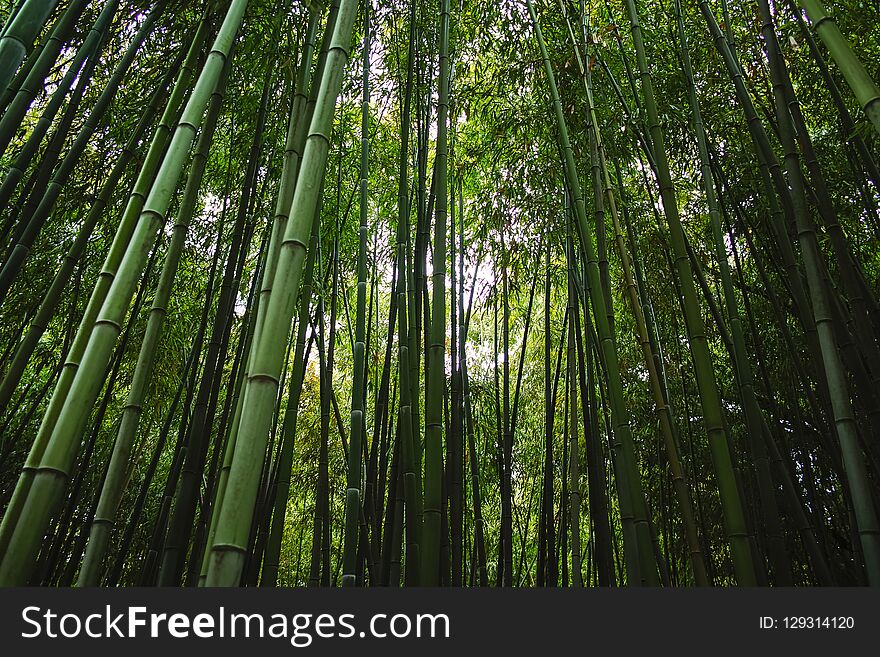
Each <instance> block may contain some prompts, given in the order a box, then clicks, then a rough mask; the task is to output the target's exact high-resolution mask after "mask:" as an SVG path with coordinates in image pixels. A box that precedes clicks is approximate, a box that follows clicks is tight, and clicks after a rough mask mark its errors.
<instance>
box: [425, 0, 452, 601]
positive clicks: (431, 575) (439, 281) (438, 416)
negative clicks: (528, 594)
mask: <svg viewBox="0 0 880 657" xmlns="http://www.w3.org/2000/svg"><path fill="white" fill-rule="evenodd" d="M439 30H440V79H439V86H440V91H439V98H438V101H437V153H436V156H435V160H434V167H435V171H436V181H437V184H436V193H437V206H436V217H435V223H434V243H433V247H434V250H433V260H432V261H433V275H432V280H433V294H432V296H431V304H432V308H431V323H432V325H431V342H430V347H429V351H428V354H427V356H428V374H427V377H426V388H425V479H424V485H425V503H424V520H423V526H422V552H421V579H420V583H421V584H423V585H425V586H437V585H438V583H439V576H440V568H439V565H440V509H441V505H442V493H441V481H442V477H443V474H442V473H443V394H444V388H445V382H446V233H447V212H448V206H449V196H448V185H447V175H446V174H447V171H446V169H447V160H448V149H449V147H448V137H447V135H448V126H447V123H448V115H449V0H442V2H441V4H440V28H439Z"/></svg>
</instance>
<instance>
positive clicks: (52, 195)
mask: <svg viewBox="0 0 880 657" xmlns="http://www.w3.org/2000/svg"><path fill="white" fill-rule="evenodd" d="M163 8H164V3H163V4H160V5H158V6H157V7H156V8H155V9H154V10H153V11H151V12H150V13H149V14H148V15H147V17H146V18H145V19H144V20H143V22H142V23H141V26H140V28H139V29H138V31H137V33H136V34H135V36H134V37H133V38H132V40H131V43H130V44H129V46H128V48H127V49H126V51H125V53H124V54H123V56H122V59H120V61H119V63H118V64H117V65H116V67H115V69H114V71H113V73H112V75H111V76H110V79H109V80H108V82H107V84H106V85H105V87H104V89H103V90H102V92H101V95H100V96H99V97H98V99H97V100H96V101H95V104H94V105H93V106H92V108H91V110H90V112H89V114H88V116H87V117H86V119H85V121H84V123H83V125H82V127H81V128H80V130H79V132H78V133H77V135H76V137H75V138H74V141H73V143H72V144H71V145H70V147H69V148H68V150H67V152H66V154H65V156H64V159H63V160H62V162H61V164H60V165H58V167H57V169H56V170H55V172H54V173H52V176H51V179H50V180H49V181H48V182H47V183H46V184H42V181H41V180H37V182H36V184H35V186H34V189H33V190H32V192H31V194H30V198H29V199H28V201H27V202H26V203H25V204H24V207H23V208H22V211H21V213H20V219H19V221H20V223H21V225H22V229H21V230H20V231H19V232H18V239H17V241H16V244H15V246H14V247H13V249H12V251H11V252H10V254H9V256H8V257H7V258H6V261H5V262H4V263H3V268H2V270H0V303H2V302H3V300H4V299H5V297H6V293H7V292H8V290H9V287H10V286H11V285H12V283H13V281H14V280H15V277H16V276H17V275H18V274H19V272H20V271H21V268H22V266H23V265H24V261H25V258H27V256H28V255H29V254H30V251H31V247H32V246H33V243H34V241H35V240H36V239H37V236H38V235H39V234H40V231H41V230H42V228H43V226H44V225H45V223H46V220H47V219H48V218H49V216H50V214H51V212H52V209H53V207H54V205H55V202H56V201H57V200H58V197H59V196H60V195H61V191H62V189H63V188H64V185H65V184H66V183H67V180H68V179H69V177H70V175H71V174H72V173H73V171H74V168H75V167H76V166H77V164H78V163H79V161H80V159H81V158H82V155H83V153H84V152H85V150H86V147H87V145H88V143H89V141H90V140H91V138H92V136H93V135H94V133H95V131H96V130H97V128H98V124H99V122H100V121H101V120H102V119H103V117H104V114H105V113H106V111H107V109H108V108H109V106H110V103H111V102H112V101H113V98H114V97H115V96H116V92H117V90H118V89H119V85H120V84H121V82H122V80H123V78H124V77H125V75H126V73H127V72H128V70H129V68H130V67H131V64H132V62H133V61H134V58H135V55H137V53H138V50H139V49H140V48H141V46H142V45H143V43H144V42H145V41H146V38H147V37H148V36H149V34H150V33H151V32H152V30H153V27H154V26H155V24H156V21H157V20H158V18H159V17H160V16H161V10H162V9H163ZM84 72H85V71H84ZM56 139H57V137H55V138H53V141H55V140H56ZM62 141H63V140H62ZM43 157H44V161H43V162H42V163H41V165H40V171H41V174H40V175H41V177H42V178H44V179H45V178H46V177H48V175H49V172H50V171H51V166H47V165H48V164H51V160H48V161H47V159H48V158H47V157H46V154H44V156H43Z"/></svg>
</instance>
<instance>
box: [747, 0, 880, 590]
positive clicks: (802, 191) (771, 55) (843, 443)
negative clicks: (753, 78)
mask: <svg viewBox="0 0 880 657" xmlns="http://www.w3.org/2000/svg"><path fill="white" fill-rule="evenodd" d="M807 4H808V5H815V4H818V3H814V2H807ZM758 6H759V9H760V10H761V16H762V21H763V24H764V25H765V26H767V28H768V29H766V30H765V32H764V37H765V41H764V45H765V48H767V56H768V60H769V64H770V74H771V79H772V81H773V92H774V100H775V107H776V118H777V121H778V127H779V138H780V142H781V144H782V147H783V150H784V152H785V169H786V173H787V174H788V182H789V185H790V187H791V198H792V203H793V205H794V210H795V212H794V214H795V218H796V225H797V231H798V241H799V244H800V248H801V255H802V256H803V259H804V269H805V271H806V277H807V286H808V288H809V291H810V300H811V301H812V306H813V315H814V317H815V320H816V328H817V331H818V333H819V344H820V346H821V348H822V353H821V355H822V361H823V364H824V367H825V372H826V375H827V377H828V384H829V389H830V391H831V404H832V409H833V411H834V423H835V428H836V430H837V438H838V440H839V441H840V450H841V455H842V457H843V463H844V468H845V470H846V478H847V484H848V487H849V492H850V495H851V496H852V505H853V511H854V514H855V521H856V526H857V529H858V533H859V538H860V540H861V545H862V551H863V555H864V563H865V571H866V573H867V578H868V582H869V584H871V585H872V586H880V524H878V520H877V514H876V511H875V509H874V502H873V495H872V493H871V490H872V488H871V484H870V480H869V478H868V474H867V471H866V466H865V458H864V455H863V454H862V451H861V446H860V444H859V435H858V424H857V421H856V418H855V416H854V415H853V409H852V402H851V400H850V396H849V392H848V381H847V374H846V371H845V370H844V367H843V363H842V362H841V355H840V354H839V353H838V350H837V349H838V344H837V341H836V340H835V335H834V318H833V316H832V308H831V305H832V304H833V303H834V301H833V299H832V298H831V295H830V290H829V288H828V286H827V283H826V281H825V280H823V273H822V272H823V266H824V263H823V258H822V254H821V251H820V249H819V243H818V240H817V237H816V231H815V228H814V226H813V223H812V220H811V218H810V216H809V211H808V208H807V200H806V182H805V180H804V177H803V171H802V170H801V164H800V157H799V155H798V151H797V146H796V144H795V139H794V131H793V127H792V124H791V115H790V114H789V110H788V103H787V102H786V97H785V93H784V91H783V88H782V87H783V85H784V82H783V80H784V77H785V76H786V74H785V72H784V71H783V70H781V69H782V67H781V66H780V59H779V57H780V54H779V46H778V43H777V41H776V34H775V31H774V30H773V21H772V16H771V14H770V8H769V5H768V4H767V2H766V0H759V2H758ZM814 17H815V13H814ZM817 20H818V18H817ZM832 24H833V23H832ZM817 27H818V25H817ZM875 89H876V87H875ZM878 95H880V94H878ZM876 100H880V98H878V99H876ZM863 104H864V103H863ZM865 109H866V112H867V111H868V109H870V108H869V107H867V106H866V107H865ZM878 110H880V105H878ZM869 116H871V115H870V114H869ZM876 118H877V120H876V125H877V127H878V130H880V113H878V115H877V117H876Z"/></svg>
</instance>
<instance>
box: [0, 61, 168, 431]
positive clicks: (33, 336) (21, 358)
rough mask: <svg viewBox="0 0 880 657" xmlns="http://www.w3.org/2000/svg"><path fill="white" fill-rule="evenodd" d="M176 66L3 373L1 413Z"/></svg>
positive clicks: (163, 82)
mask: <svg viewBox="0 0 880 657" xmlns="http://www.w3.org/2000/svg"><path fill="white" fill-rule="evenodd" d="M178 63H179V62H178ZM176 68H177V67H172V68H171V69H169V70H168V73H167V74H166V75H165V76H164V78H163V79H162V80H161V81H160V83H159V84H158V86H157V88H156V90H155V91H154V92H153V94H152V96H151V98H150V101H149V102H148V104H147V107H146V109H145V110H144V113H143V114H142V115H141V117H140V119H139V120H138V123H137V125H136V126H135V128H134V130H133V131H132V133H131V136H130V137H129V139H128V141H127V142H126V144H125V146H124V147H123V149H122V152H121V153H120V155H119V157H118V158H117V160H116V162H115V163H114V165H113V168H112V169H111V170H110V173H109V174H107V178H106V180H105V181H104V184H103V185H102V187H101V190H100V192H99V193H98V194H97V196H96V198H95V200H94V201H93V202H92V205H91V207H90V208H89V211H88V213H87V214H86V217H85V219H84V220H83V222H82V224H81V225H80V228H79V230H78V231H77V234H76V237H75V238H74V239H73V241H72V242H71V244H70V247H69V248H68V250H67V253H66V254H65V256H64V258H63V260H62V262H61V265H60V266H59V267H58V270H57V271H56V272H55V276H54V278H53V279H52V282H51V284H50V285H49V287H48V289H47V290H46V292H45V294H44V295H43V298H42V300H41V302H40V306H39V308H38V309H37V312H36V313H35V315H34V317H33V319H32V320H31V322H30V325H29V326H28V329H27V332H26V333H25V335H24V337H22V339H21V341H20V342H19V343H18V344H17V345H16V347H15V353H14V355H13V357H12V359H11V361H9V366H8V368H7V370H6V373H5V374H4V375H3V381H2V383H0V414H2V413H3V411H4V409H5V408H6V407H7V405H8V404H9V400H10V398H11V397H12V395H13V393H14V392H15V389H16V387H17V386H18V385H19V383H20V382H21V377H22V374H23V373H24V371H25V368H26V367H27V364H28V362H29V360H30V358H31V356H32V355H33V353H34V349H35V348H36V346H37V343H38V342H39V340H40V338H41V337H42V336H43V334H44V333H45V331H46V327H47V326H48V324H49V321H50V320H51V319H52V316H53V315H54V313H55V311H56V309H57V308H58V304H59V302H60V301H61V297H62V295H63V293H64V290H65V288H66V287H67V285H68V283H69V282H70V277H71V276H72V275H73V272H74V269H75V268H76V265H77V263H78V262H79V260H80V258H81V257H82V254H83V252H84V251H85V248H86V245H87V244H88V241H89V239H90V237H91V236H92V233H93V231H94V229H95V226H96V225H97V224H98V221H99V220H100V218H101V216H102V214H103V212H104V210H105V209H106V208H107V205H108V204H109V203H110V201H111V198H112V196H113V193H114V192H115V191H116V188H117V186H118V185H119V182H120V180H121V179H122V177H123V175H124V173H125V170H126V168H127V167H128V165H129V163H130V162H131V160H132V159H133V158H134V156H135V149H136V147H137V145H138V143H139V142H140V141H141V140H142V139H143V137H144V135H145V134H146V133H147V131H148V130H149V129H150V128H151V127H152V123H153V121H154V119H155V118H156V115H157V114H158V113H159V106H160V103H161V101H162V99H163V97H164V95H165V91H166V90H165V87H166V85H167V83H169V82H170V81H171V79H172V76H171V74H172V73H173V72H174V71H175V70H176Z"/></svg>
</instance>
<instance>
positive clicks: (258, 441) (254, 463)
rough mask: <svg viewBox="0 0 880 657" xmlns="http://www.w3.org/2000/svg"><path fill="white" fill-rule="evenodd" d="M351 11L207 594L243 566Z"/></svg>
mask: <svg viewBox="0 0 880 657" xmlns="http://www.w3.org/2000/svg"><path fill="white" fill-rule="evenodd" d="M357 5H358V3H357V0H342V2H340V5H339V15H338V17H337V21H336V27H335V29H334V32H333V38H332V40H331V43H330V47H329V49H328V52H327V62H326V67H325V70H324V74H323V76H322V78H321V80H320V90H319V92H318V97H317V101H316V105H315V111H314V115H313V117H312V122H311V126H310V128H309V137H308V139H307V140H306V147H305V150H304V152H303V159H302V164H301V167H300V173H299V178H298V180H297V185H296V191H295V192H294V195H293V203H292V204H291V209H290V215H289V216H290V219H289V220H288V225H287V228H286V230H285V234H284V241H283V243H282V245H281V253H280V254H279V256H278V263H277V266H276V270H275V280H274V282H273V292H272V296H271V297H270V298H269V303H268V306H267V307H266V317H265V321H264V324H263V331H262V335H261V339H260V342H259V343H258V344H255V345H254V346H253V348H254V349H255V350H256V354H255V359H254V367H253V369H252V370H251V372H250V373H249V374H248V379H247V383H246V386H245V390H244V401H243V404H242V422H241V426H240V428H239V435H238V439H237V441H236V444H235V451H234V454H233V458H232V467H231V469H230V472H229V478H228V480H227V483H226V492H225V494H224V496H223V503H222V505H221V507H220V508H219V509H216V508H215V511H214V512H215V513H219V514H220V515H219V517H218V521H217V531H216V534H215V537H214V543H213V545H212V546H211V557H210V561H209V564H208V574H207V578H206V581H205V583H206V585H207V586H235V585H237V584H238V582H239V577H240V576H241V570H242V567H243V566H244V561H245V556H246V551H247V547H246V546H247V543H248V538H249V534H250V528H251V521H252V518H253V512H254V503H255V501H256V495H257V488H258V487H259V480H260V471H261V469H262V466H263V456H264V454H265V447H266V443H267V441H268V438H269V431H270V429H271V424H272V416H273V414H274V408H275V402H276V399H277V394H278V380H279V377H280V375H281V363H282V361H283V359H284V353H285V350H286V346H287V338H288V335H289V333H290V324H291V319H292V318H293V310H294V306H295V303H296V298H297V292H298V291H299V283H300V279H301V277H302V271H303V264H304V261H305V256H306V243H307V240H308V239H309V234H310V233H311V228H312V223H313V222H314V221H315V220H316V214H317V207H318V194H319V193H320V191H321V186H322V185H321V183H322V181H323V178H324V174H325V171H326V164H327V153H328V151H329V147H330V133H331V130H332V126H333V116H334V114H335V109H336V99H337V96H338V95H339V91H340V89H341V88H342V77H343V73H344V69H345V64H346V62H347V61H348V49H349V44H350V41H351V33H352V29H353V26H354V18H355V14H356V13H357ZM316 82H317V81H316Z"/></svg>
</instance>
